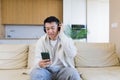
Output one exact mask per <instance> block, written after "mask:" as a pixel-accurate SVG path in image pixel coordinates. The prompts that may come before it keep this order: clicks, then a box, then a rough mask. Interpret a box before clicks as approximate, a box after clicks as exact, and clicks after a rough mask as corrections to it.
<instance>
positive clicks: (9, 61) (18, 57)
mask: <svg viewBox="0 0 120 80" xmlns="http://www.w3.org/2000/svg"><path fill="white" fill-rule="evenodd" d="M27 55H28V45H25V44H1V45H0V69H18V68H24V67H26V66H27Z"/></svg>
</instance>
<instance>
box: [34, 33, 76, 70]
mask: <svg viewBox="0 0 120 80" xmlns="http://www.w3.org/2000/svg"><path fill="white" fill-rule="evenodd" d="M58 36H59V42H58V46H57V47H56V52H55V54H57V56H56V57H57V58H59V60H60V61H61V62H62V64H63V65H64V66H65V67H72V68H74V57H75V55H76V53H77V52H76V47H75V46H74V43H73V41H72V39H71V38H68V37H67V36H66V35H65V34H64V33H63V32H60V33H59V35H58ZM41 52H49V53H50V55H51V56H50V57H51V58H52V57H53V56H52V55H53V51H52V49H51V46H50V40H49V38H48V36H47V34H45V35H44V36H42V37H41V38H40V39H39V40H38V42H37V44H36V55H35V66H34V68H35V67H36V68H40V66H39V65H38V62H39V61H40V60H41V59H42V58H41ZM53 64H54V63H53Z"/></svg>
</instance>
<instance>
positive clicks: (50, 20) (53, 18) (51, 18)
mask: <svg viewBox="0 0 120 80" xmlns="http://www.w3.org/2000/svg"><path fill="white" fill-rule="evenodd" d="M51 22H56V24H57V27H58V31H60V27H59V26H60V21H59V19H58V18H56V17H55V16H50V17H47V18H46V19H45V20H44V32H45V33H46V29H45V23H51Z"/></svg>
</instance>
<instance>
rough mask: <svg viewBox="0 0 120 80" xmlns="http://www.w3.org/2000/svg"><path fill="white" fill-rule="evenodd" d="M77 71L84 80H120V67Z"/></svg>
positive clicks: (79, 69) (80, 69)
mask: <svg viewBox="0 0 120 80" xmlns="http://www.w3.org/2000/svg"><path fill="white" fill-rule="evenodd" d="M77 69H78V71H79V72H81V76H82V78H83V79H84V80H120V66H119V67H104V68H77Z"/></svg>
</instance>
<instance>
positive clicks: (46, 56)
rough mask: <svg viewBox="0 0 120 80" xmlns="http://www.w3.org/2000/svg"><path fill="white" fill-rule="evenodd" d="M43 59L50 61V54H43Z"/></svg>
mask: <svg viewBox="0 0 120 80" xmlns="http://www.w3.org/2000/svg"><path fill="white" fill-rule="evenodd" d="M41 56H42V59H50V54H49V52H41Z"/></svg>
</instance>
